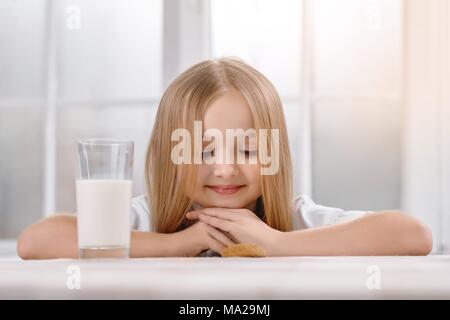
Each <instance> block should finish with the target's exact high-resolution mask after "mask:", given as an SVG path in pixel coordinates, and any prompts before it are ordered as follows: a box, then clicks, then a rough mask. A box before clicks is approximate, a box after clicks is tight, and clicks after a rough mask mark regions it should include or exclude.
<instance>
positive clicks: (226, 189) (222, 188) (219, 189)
mask: <svg viewBox="0 0 450 320" xmlns="http://www.w3.org/2000/svg"><path fill="white" fill-rule="evenodd" d="M206 187H207V188H209V189H211V190H212V191H214V192H216V193H218V194H223V195H228V194H235V193H236V192H238V191H239V190H240V189H241V188H243V187H245V185H244V184H241V185H237V184H233V185H231V184H230V185H207V186H206Z"/></svg>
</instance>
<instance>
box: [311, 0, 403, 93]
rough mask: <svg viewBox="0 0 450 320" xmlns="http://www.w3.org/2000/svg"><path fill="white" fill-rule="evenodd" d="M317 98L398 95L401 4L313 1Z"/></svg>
mask: <svg viewBox="0 0 450 320" xmlns="http://www.w3.org/2000/svg"><path fill="white" fill-rule="evenodd" d="M310 3H311V5H312V13H313V18H312V21H313V27H312V29H313V39H314V40H313V43H314V45H313V62H314V64H313V70H314V88H315V91H316V93H317V94H337V95H346V94H349V93H353V94H355V93H356V94H358V95H366V96H367V95H369V96H373V95H376V94H378V95H379V94H381V95H396V94H398V91H399V90H400V81H401V50H402V46H401V44H402V19H401V17H402V6H401V3H402V1H401V0H376V1H374V0H340V1H330V0H314V1H310Z"/></svg>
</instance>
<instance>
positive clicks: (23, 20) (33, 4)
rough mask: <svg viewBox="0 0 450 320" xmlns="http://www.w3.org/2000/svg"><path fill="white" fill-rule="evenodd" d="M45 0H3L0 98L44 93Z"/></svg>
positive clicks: (0, 2) (30, 96)
mask: <svg viewBox="0 0 450 320" xmlns="http://www.w3.org/2000/svg"><path fill="white" fill-rule="evenodd" d="M45 4H46V1H44V0H36V1H26V0H17V1H0V57H1V59H0V99H8V98H20V99H39V98H42V97H43V94H44V83H45V81H44V71H45V69H44V68H45V63H44V62H45V51H44V50H45V40H46V39H45V34H44V30H45V22H46V16H45V8H46V5H45Z"/></svg>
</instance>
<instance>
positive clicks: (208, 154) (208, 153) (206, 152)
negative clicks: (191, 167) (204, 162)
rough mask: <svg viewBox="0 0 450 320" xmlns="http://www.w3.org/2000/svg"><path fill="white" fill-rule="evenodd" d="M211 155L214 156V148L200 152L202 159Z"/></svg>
mask: <svg viewBox="0 0 450 320" xmlns="http://www.w3.org/2000/svg"><path fill="white" fill-rule="evenodd" d="M212 156H214V149H212V150H207V151H203V152H202V157H203V159H208V158H210V157H212Z"/></svg>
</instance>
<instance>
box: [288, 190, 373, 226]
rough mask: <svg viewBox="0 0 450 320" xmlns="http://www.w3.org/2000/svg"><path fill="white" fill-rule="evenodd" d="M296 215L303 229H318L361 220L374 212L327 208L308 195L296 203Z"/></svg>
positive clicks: (299, 197)
mask: <svg viewBox="0 0 450 320" xmlns="http://www.w3.org/2000/svg"><path fill="white" fill-rule="evenodd" d="M294 204H295V208H294V210H295V213H294V214H295V215H297V216H298V215H299V216H300V220H301V221H300V224H301V226H302V227H303V228H317V227H322V226H328V225H335V224H339V223H343V222H347V221H350V220H354V219H356V218H360V217H362V216H365V215H367V214H370V213H373V211H362V210H347V211H346V210H343V209H339V208H334V207H326V206H322V205H319V204H316V203H315V202H314V201H313V200H312V199H311V198H309V197H308V196H306V195H300V196H298V197H297V198H296V199H295V201H294Z"/></svg>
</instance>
